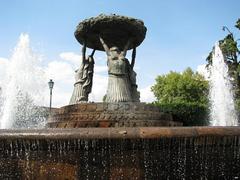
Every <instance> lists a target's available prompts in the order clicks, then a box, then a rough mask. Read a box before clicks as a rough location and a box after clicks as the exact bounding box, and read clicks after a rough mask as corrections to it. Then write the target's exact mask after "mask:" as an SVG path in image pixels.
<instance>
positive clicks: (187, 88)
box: [152, 68, 208, 104]
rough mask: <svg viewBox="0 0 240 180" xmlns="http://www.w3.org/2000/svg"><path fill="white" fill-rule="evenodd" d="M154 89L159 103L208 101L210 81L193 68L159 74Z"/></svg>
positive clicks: (203, 102) (205, 102) (204, 102)
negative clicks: (181, 71) (180, 71)
mask: <svg viewBox="0 0 240 180" xmlns="http://www.w3.org/2000/svg"><path fill="white" fill-rule="evenodd" d="M152 91H153V93H154V95H155V96H156V98H157V100H158V102H159V103H176V102H186V103H202V104H207V102H208V98H207V96H208V82H207V81H206V80H205V79H204V77H203V76H201V75H200V74H199V73H195V72H193V71H192V69H191V68H187V69H186V70H185V71H184V72H183V73H178V72H173V71H171V72H170V73H169V74H167V75H161V76H158V77H157V78H156V84H155V85H154V86H152Z"/></svg>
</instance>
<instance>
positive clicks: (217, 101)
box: [210, 43, 238, 126]
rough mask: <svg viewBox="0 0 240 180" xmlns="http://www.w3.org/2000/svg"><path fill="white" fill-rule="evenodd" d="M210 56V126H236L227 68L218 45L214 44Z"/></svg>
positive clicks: (236, 121)
mask: <svg viewBox="0 0 240 180" xmlns="http://www.w3.org/2000/svg"><path fill="white" fill-rule="evenodd" d="M212 56H213V57H212V66H211V69H210V71H211V73H210V102H211V114H210V115H211V125H213V126H237V125H238V120H237V114H236V111H235V107H234V98H233V97H234V96H233V91H232V84H231V81H230V77H229V75H228V66H227V64H226V63H225V62H224V56H223V54H222V51H221V49H220V47H219V44H218V43H216V44H215V48H214V52H213V54H212Z"/></svg>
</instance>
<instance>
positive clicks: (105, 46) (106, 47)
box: [99, 36, 110, 56]
mask: <svg viewBox="0 0 240 180" xmlns="http://www.w3.org/2000/svg"><path fill="white" fill-rule="evenodd" d="M99 39H100V42H101V43H102V45H103V48H104V50H105V51H106V53H107V55H108V56H109V55H110V49H109V47H108V46H107V44H105V42H104V40H103V38H102V37H101V36H99Z"/></svg>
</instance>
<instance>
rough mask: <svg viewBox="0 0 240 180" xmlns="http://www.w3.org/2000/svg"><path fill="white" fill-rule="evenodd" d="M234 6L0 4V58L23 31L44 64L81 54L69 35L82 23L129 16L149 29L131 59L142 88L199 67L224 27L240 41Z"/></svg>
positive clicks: (134, 1) (118, 1)
mask: <svg viewBox="0 0 240 180" xmlns="http://www.w3.org/2000/svg"><path fill="white" fill-rule="evenodd" d="M239 7H240V1H239V0H221V1H220V0H165V1H162V0H148V1H143V0H141V1H140V0H108V1H107V0H88V1H81V0H35V1H33V0H9V1H5V0H0V57H3V58H9V57H10V56H11V53H12V51H13V48H14V46H15V44H16V42H17V40H18V37H19V35H20V34H21V33H22V32H25V33H28V34H29V36H30V38H31V46H32V47H33V49H34V50H35V51H37V52H38V53H39V54H42V55H43V56H44V61H43V64H48V63H49V62H50V61H52V60H57V59H58V58H59V54H61V53H62V52H73V53H76V54H79V53H80V45H79V44H78V42H77V41H76V40H75V38H74V36H73V33H74V31H75V28H76V25H77V24H78V23H79V22H80V21H81V20H83V19H85V18H89V17H92V16H97V15H99V14H100V13H105V14H110V13H116V14H120V15H126V16H132V17H135V18H139V19H142V20H143V21H144V22H145V25H146V27H147V28H148V30H147V35H146V39H145V41H144V42H143V43H142V45H141V46H140V47H139V48H138V49H137V59H136V67H137V69H136V71H137V73H138V84H139V87H140V88H145V87H147V86H150V85H152V84H153V83H154V79H155V77H156V76H157V75H158V74H163V73H167V72H169V71H170V70H174V71H183V70H184V69H185V68H186V67H192V68H193V69H195V70H196V68H197V66H198V65H200V64H204V63H205V57H206V56H207V54H208V52H209V51H210V50H211V48H212V46H213V45H214V43H215V41H217V40H219V39H221V38H223V37H224V36H225V35H226V32H224V31H222V30H221V28H222V26H223V25H226V26H228V27H229V28H230V29H231V30H232V31H233V32H235V33H236V36H238V37H240V34H239V33H238V32H237V31H236V30H235V29H234V25H235V22H236V20H237V19H238V18H240V13H239ZM96 56H101V57H104V56H105V54H103V53H97V54H96ZM101 63H104V62H101Z"/></svg>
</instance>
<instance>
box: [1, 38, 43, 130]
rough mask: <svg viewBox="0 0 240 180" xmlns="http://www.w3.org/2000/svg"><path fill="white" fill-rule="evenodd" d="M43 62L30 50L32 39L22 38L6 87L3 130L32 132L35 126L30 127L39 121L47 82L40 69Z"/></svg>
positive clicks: (11, 61) (14, 54)
mask: <svg viewBox="0 0 240 180" xmlns="http://www.w3.org/2000/svg"><path fill="white" fill-rule="evenodd" d="M39 61H40V57H39V56H37V55H36V54H34V53H33V52H32V50H31V48H30V40H29V36H28V35H27V34H21V35H20V38H19V42H18V44H17V46H16V47H15V49H14V52H13V55H12V57H11V58H10V61H9V65H8V68H7V70H6V71H7V74H6V79H5V81H4V83H3V87H2V90H3V95H2V96H3V101H4V103H3V107H2V117H1V119H0V122H1V129H8V128H14V127H20V128H21V127H24V128H28V127H31V124H27V123H29V122H30V121H31V122H33V121H36V119H34V116H35V117H37V116H38V110H37V108H36V104H37V105H39V104H42V103H43V95H42V93H43V91H44V83H45V82H46V81H45V82H44V75H43V74H44V73H43V71H42V70H41V69H40V68H39V66H38V63H39ZM30 119H31V120H30ZM16 121H18V122H16ZM20 123H22V124H20ZM16 124H17V125H16Z"/></svg>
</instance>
